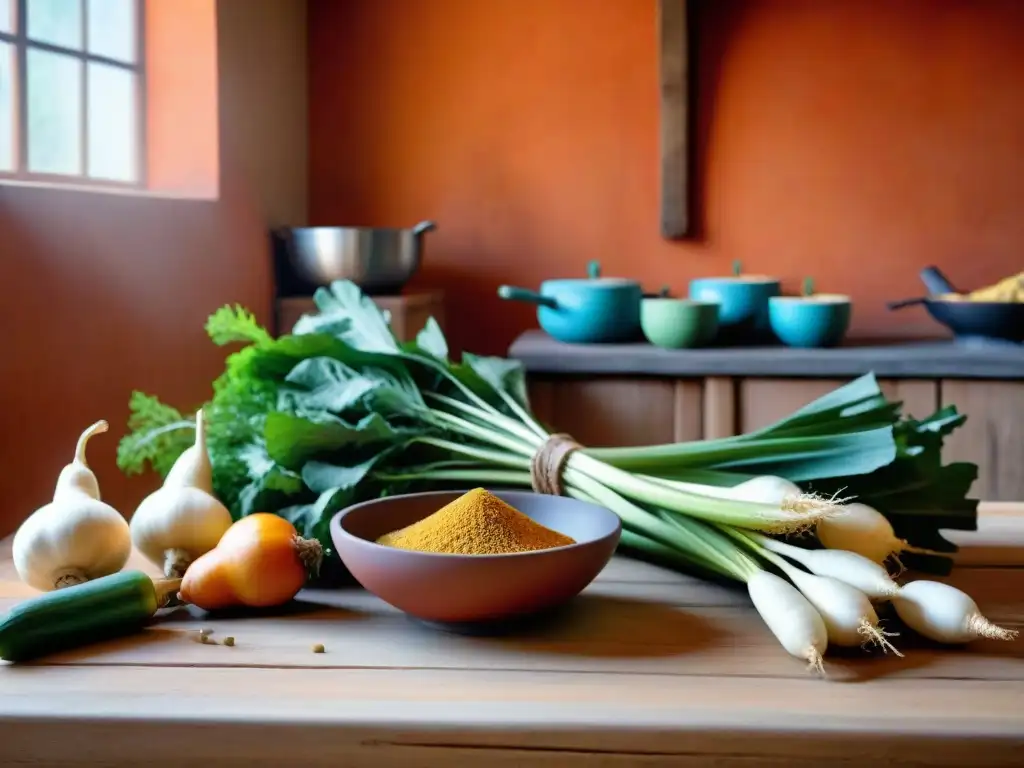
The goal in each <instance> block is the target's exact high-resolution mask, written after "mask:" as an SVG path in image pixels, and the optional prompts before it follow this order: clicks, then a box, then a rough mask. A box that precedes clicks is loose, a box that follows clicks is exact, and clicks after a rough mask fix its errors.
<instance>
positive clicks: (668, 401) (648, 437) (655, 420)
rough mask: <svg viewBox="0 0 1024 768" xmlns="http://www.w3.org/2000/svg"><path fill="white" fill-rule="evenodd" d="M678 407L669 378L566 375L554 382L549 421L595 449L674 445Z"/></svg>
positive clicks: (554, 426) (553, 425)
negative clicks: (568, 376) (659, 444)
mask: <svg viewBox="0 0 1024 768" xmlns="http://www.w3.org/2000/svg"><path fill="white" fill-rule="evenodd" d="M675 405H676V399H675V386H674V384H673V382H671V381H668V380H663V379H620V378H617V377H599V378H592V379H565V380H559V381H558V383H557V384H556V385H555V386H554V392H553V404H552V412H551V414H550V423H551V426H552V427H553V428H555V429H557V430H559V431H561V432H568V433H569V434H570V435H572V436H573V437H574V438H576V440H578V441H579V442H580V443H582V444H583V445H589V446H594V447H597V446H620V445H644V444H649V443H652V444H657V443H670V442H672V440H673V438H674V435H675Z"/></svg>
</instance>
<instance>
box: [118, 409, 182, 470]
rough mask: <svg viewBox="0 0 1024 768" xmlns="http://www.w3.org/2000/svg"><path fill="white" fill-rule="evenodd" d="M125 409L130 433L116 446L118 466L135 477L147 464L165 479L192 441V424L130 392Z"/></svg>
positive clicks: (170, 410) (179, 415)
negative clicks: (128, 413) (128, 414)
mask: <svg viewBox="0 0 1024 768" xmlns="http://www.w3.org/2000/svg"><path fill="white" fill-rule="evenodd" d="M128 407H129V409H130V410H131V415H130V416H129V417H128V429H129V433H128V434H127V435H125V436H124V437H123V438H121V441H120V442H119V443H118V446H117V466H118V467H120V468H121V470H122V471H123V472H124V473H125V474H127V475H134V474H139V473H141V472H142V471H143V470H145V468H146V464H149V465H150V466H152V468H153V469H154V470H155V471H156V472H157V473H158V474H159V475H160V476H161V477H166V476H167V473H168V472H170V470H171V467H172V466H173V465H174V462H175V461H176V460H177V459H178V456H180V455H181V454H182V453H183V452H184V451H185V449H186V448H188V447H189V446H190V445H192V443H193V442H194V441H195V432H196V424H195V421H194V420H193V419H189V418H186V417H185V416H184V415H182V413H181V411H179V410H178V409H177V408H174V407H172V406H170V405H167V404H165V403H162V402H160V400H159V399H158V398H156V397H153V396H152V395H147V394H145V393H143V392H132V396H131V399H130V400H129V402H128ZM197 410H198V409H197Z"/></svg>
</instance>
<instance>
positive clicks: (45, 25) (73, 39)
mask: <svg viewBox="0 0 1024 768" xmlns="http://www.w3.org/2000/svg"><path fill="white" fill-rule="evenodd" d="M25 3H26V6H27V7H26V12H27V13H26V15H27V16H28V36H29V37H30V38H32V39H33V40H38V41H39V42H41V43H50V45H60V46H63V47H65V48H74V49H75V50H78V51H80V50H82V0H25Z"/></svg>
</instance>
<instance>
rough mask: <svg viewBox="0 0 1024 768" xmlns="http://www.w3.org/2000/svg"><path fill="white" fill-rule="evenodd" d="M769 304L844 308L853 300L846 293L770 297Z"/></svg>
mask: <svg viewBox="0 0 1024 768" xmlns="http://www.w3.org/2000/svg"><path fill="white" fill-rule="evenodd" d="M768 303H769V304H819V305H821V306H824V307H834V306H843V305H844V304H852V303H853V299H851V298H850V297H849V296H848V295H847V294H845V293H815V294H812V295H810V296H770V297H769V298H768Z"/></svg>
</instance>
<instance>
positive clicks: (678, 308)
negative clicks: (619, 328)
mask: <svg viewBox="0 0 1024 768" xmlns="http://www.w3.org/2000/svg"><path fill="white" fill-rule="evenodd" d="M640 326H641V328H643V331H644V336H645V337H646V338H647V340H648V341H649V342H651V344H654V345H655V346H656V347H664V348H665V349H686V348H688V347H699V346H702V345H704V344H707V343H708V342H710V341H711V340H712V339H713V338H715V334H716V333H717V332H718V303H717V302H712V301H696V300H694V299H668V298H657V299H644V300H643V301H642V302H641V303H640Z"/></svg>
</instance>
